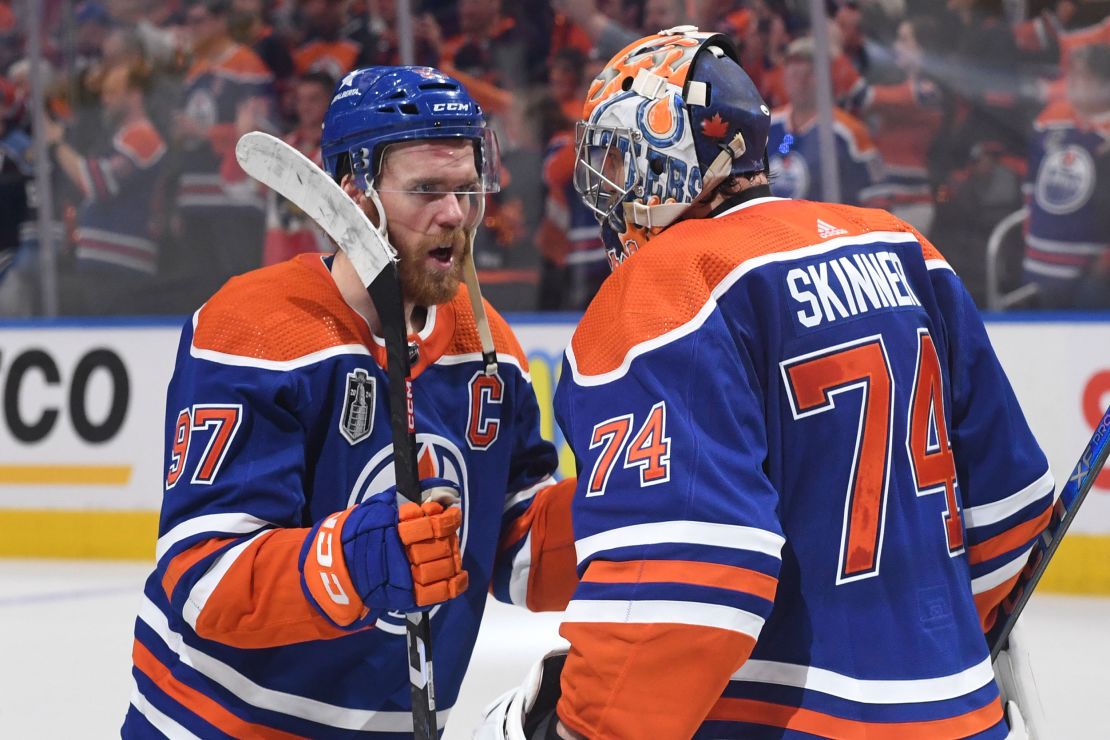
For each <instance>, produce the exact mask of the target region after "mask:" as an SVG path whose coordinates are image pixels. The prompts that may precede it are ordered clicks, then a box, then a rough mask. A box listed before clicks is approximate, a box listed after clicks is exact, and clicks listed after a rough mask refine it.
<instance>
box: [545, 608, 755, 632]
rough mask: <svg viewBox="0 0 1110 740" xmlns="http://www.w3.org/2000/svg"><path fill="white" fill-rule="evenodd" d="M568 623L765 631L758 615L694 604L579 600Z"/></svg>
mask: <svg viewBox="0 0 1110 740" xmlns="http://www.w3.org/2000/svg"><path fill="white" fill-rule="evenodd" d="M567 622H608V623H616V624H689V625H694V626H697V627H715V628H717V629H723V630H728V631H730V632H740V633H742V634H745V635H748V636H749V637H752V638H758V637H759V631H760V630H761V629H763V618H762V617H760V616H759V615H758V614H752V613H751V612H748V611H744V610H743V609H736V608H735V607H731V606H722V605H720V604H704V603H698V602H693V601H602V600H592V599H582V600H575V601H572V602H570V604H569V605H568V606H567V610H566V611H565V612H564V613H563V623H564V624H565V623H567Z"/></svg>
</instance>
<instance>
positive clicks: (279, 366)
mask: <svg viewBox="0 0 1110 740" xmlns="http://www.w3.org/2000/svg"><path fill="white" fill-rule="evenodd" d="M189 354H190V355H192V356H193V357H195V358H197V359H198V360H208V361H209V362H215V363H219V364H220V365H234V366H236V367H254V368H258V369H259V370H274V371H276V372H286V371H288V370H295V369H297V368H300V367H307V366H308V365H313V364H315V363H317V362H323V361H324V360H329V359H331V358H333V357H342V356H344V355H365V356H367V357H369V356H370V350H369V349H367V348H366V347H365V346H364V345H361V344H339V345H336V346H334V347H328V348H327V349H322V350H320V351H319V352H312V353H310V354H307V355H304V356H302V357H295V358H293V359H292V360H263V359H260V358H258V357H244V356H243V355H232V354H228V353H226V352H216V351H215V350H210V349H198V348H197V346H196V345H195V344H194V345H191V346H190V347H189Z"/></svg>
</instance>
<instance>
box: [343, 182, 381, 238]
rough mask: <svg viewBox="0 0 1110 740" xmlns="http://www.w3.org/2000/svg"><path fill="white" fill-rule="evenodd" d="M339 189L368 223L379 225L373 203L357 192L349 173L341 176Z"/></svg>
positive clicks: (360, 192) (364, 194)
mask: <svg viewBox="0 0 1110 740" xmlns="http://www.w3.org/2000/svg"><path fill="white" fill-rule="evenodd" d="M339 187H341V188H343V192H344V193H346V194H347V196H348V197H349V198H350V199H351V200H353V201H354V202H355V203H358V206H359V208H361V209H362V210H363V212H365V213H366V216H367V217H368V218H369V219H370V223H372V224H374V225H375V226H377V225H378V223H379V221H378V209H377V208H376V207H375V206H374V201H372V200H370V199H369V198H367V197H366V193H364V192H363V191H361V190H359V189H358V186H357V185H355V176H354V175H352V174H351V173H347V174H346V175H343V178H342V179H341V180H340V181H339Z"/></svg>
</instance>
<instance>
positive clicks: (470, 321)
mask: <svg viewBox="0 0 1110 740" xmlns="http://www.w3.org/2000/svg"><path fill="white" fill-rule="evenodd" d="M482 304H483V305H484V306H485V307H486V316H487V317H488V319H489V329H490V333H491V334H492V335H493V347H494V349H495V350H496V351H497V353H498V354H503V355H510V356H512V357H514V358H516V360H517V361H518V362H519V363H520V367H521V369H522V370H523V371H524V372H528V359H527V357H526V356H525V354H524V350H523V349H522V348H521V346H520V342H519V341H518V340H517V338H516V335H515V334H514V333H513V330H512V329H510V328H509V323H508V322H507V321H505V319H504V317H502V316H501V314H499V313H498V312H497V310H496V309H495V308H494V307H493V306H491V305H490V304H489V302H488V301H486V300H484V299H483V301H482ZM447 305H448V307H449V310H450V311H451V312H452V313H453V315H454V319H455V330H454V332H452V334H451V340H450V343H449V344H448V345H447V348H446V350H445V351H444V354H445V355H466V354H473V353H475V352H481V351H482V341H481V338H480V337H479V336H478V324H477V322H476V321H475V320H474V309H473V308H472V307H471V305H470V292H469V291H468V290H467V289H466V286H465V285H459V292H458V293H456V294H455V297H454V298H453V299H451V302H450V303H449V304H447Z"/></svg>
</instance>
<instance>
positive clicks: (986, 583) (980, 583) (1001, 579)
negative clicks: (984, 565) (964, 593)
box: [971, 545, 1033, 594]
mask: <svg viewBox="0 0 1110 740" xmlns="http://www.w3.org/2000/svg"><path fill="white" fill-rule="evenodd" d="M1032 549H1033V546H1032V545H1030V546H1029V547H1027V548H1026V549H1025V550H1023V551H1022V552H1021V553H1020V554H1019V555H1018V556H1017V557H1016V558H1014V559H1013V560H1011V561H1010V562H1008V563H1006V564H1005V565H1003V566H1002V567H1001V568H998V569H996V570H992V571H991V572H990V573H987V574H985V575H981V576H979V577H978V578H972V579H971V593H973V594H981V593H984V592H986V591H990V590H991V589H992V588H994V587H995V586H1001V585H1002V584H1003V583H1005V582H1006V581H1008V580H1010V579H1011V578H1013V577H1014V576H1016V575H1017V574H1018V573H1020V572H1021V569H1022V568H1024V567H1025V563H1026V561H1028V560H1029V553H1030V551H1031V550H1032Z"/></svg>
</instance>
